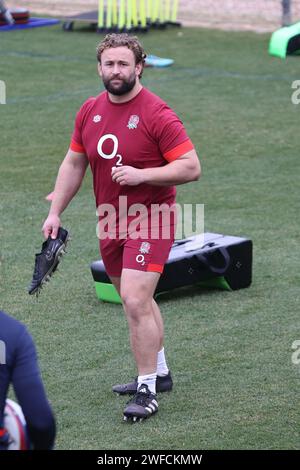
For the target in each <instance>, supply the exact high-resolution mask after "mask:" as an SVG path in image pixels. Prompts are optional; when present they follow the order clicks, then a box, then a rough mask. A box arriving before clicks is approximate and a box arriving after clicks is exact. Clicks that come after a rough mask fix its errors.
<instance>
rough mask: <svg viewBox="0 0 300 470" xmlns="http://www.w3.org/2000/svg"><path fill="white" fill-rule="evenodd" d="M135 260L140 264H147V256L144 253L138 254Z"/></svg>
mask: <svg viewBox="0 0 300 470" xmlns="http://www.w3.org/2000/svg"><path fill="white" fill-rule="evenodd" d="M135 261H136V262H137V263H139V264H141V265H142V266H144V264H145V256H144V255H137V257H136V258H135Z"/></svg>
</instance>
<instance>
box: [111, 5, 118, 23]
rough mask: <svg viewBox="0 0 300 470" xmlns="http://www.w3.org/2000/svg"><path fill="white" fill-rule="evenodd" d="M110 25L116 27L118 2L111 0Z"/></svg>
mask: <svg viewBox="0 0 300 470" xmlns="http://www.w3.org/2000/svg"><path fill="white" fill-rule="evenodd" d="M112 24H113V26H117V24H118V0H113V4H112Z"/></svg>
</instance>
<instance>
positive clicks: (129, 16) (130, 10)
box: [126, 0, 132, 31]
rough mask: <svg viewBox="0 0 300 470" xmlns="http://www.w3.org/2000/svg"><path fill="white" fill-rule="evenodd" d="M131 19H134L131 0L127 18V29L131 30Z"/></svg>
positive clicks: (128, 4)
mask: <svg viewBox="0 0 300 470" xmlns="http://www.w3.org/2000/svg"><path fill="white" fill-rule="evenodd" d="M131 19H132V3H131V0H127V18H126V29H127V30H128V31H130V30H131Z"/></svg>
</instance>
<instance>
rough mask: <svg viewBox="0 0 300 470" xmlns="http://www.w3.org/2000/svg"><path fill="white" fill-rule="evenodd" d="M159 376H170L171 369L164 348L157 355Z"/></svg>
mask: <svg viewBox="0 0 300 470" xmlns="http://www.w3.org/2000/svg"><path fill="white" fill-rule="evenodd" d="M156 372H157V375H159V376H160V377H163V376H164V375H168V373H169V369H168V366H167V362H166V358H165V348H162V350H161V351H158V353H157V368H156Z"/></svg>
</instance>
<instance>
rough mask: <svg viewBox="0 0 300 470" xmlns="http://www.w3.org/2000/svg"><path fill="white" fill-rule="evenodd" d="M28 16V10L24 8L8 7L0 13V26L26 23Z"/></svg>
mask: <svg viewBox="0 0 300 470" xmlns="http://www.w3.org/2000/svg"><path fill="white" fill-rule="evenodd" d="M29 16H30V15H29V11H28V10H27V9H26V8H10V9H9V10H6V12H2V13H0V26H2V25H7V24H9V25H13V24H24V23H28V21H29Z"/></svg>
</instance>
